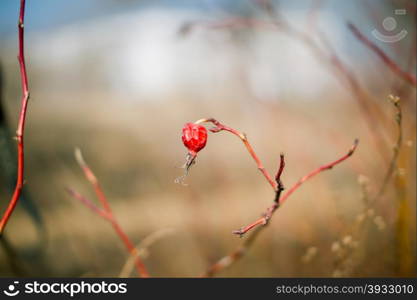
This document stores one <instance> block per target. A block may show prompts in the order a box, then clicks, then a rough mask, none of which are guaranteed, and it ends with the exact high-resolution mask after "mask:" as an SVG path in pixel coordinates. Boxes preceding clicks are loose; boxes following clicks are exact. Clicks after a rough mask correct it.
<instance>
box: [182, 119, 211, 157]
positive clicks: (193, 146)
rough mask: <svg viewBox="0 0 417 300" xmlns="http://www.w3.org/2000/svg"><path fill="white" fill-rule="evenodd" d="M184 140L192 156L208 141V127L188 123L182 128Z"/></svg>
mask: <svg viewBox="0 0 417 300" xmlns="http://www.w3.org/2000/svg"><path fill="white" fill-rule="evenodd" d="M182 141H183V143H184V145H185V147H187V149H188V153H189V154H190V155H191V156H196V154H197V152H198V151H200V150H201V149H203V148H204V147H205V146H206V143H207V129H206V128H205V127H204V126H201V125H198V124H194V123H187V124H185V125H184V127H183V128H182Z"/></svg>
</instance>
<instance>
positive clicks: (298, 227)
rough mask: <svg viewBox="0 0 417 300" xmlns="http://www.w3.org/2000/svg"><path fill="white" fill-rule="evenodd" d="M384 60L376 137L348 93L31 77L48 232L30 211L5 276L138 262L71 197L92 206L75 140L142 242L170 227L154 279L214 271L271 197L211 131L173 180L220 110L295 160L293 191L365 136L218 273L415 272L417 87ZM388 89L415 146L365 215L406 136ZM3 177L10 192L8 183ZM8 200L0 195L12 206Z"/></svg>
mask: <svg viewBox="0 0 417 300" xmlns="http://www.w3.org/2000/svg"><path fill="white" fill-rule="evenodd" d="M352 39H353V38H352ZM27 55H28V57H29V59H30V52H28V53H27ZM375 63H376V64H377V63H378V60H375ZM379 64H380V65H379V68H380V70H384V72H385V73H384V76H386V77H384V78H386V82H389V85H388V84H387V85H384V84H382V83H381V84H379V85H378V86H376V87H374V86H373V87H372V88H369V87H368V84H367V80H369V81H370V82H373V83H375V82H374V81H372V80H373V79H372V78H365V79H363V78H361V84H362V86H364V87H365V89H366V90H367V92H368V93H369V94H370V95H371V96H372V97H369V98H367V100H366V101H368V102H369V104H370V106H371V107H373V110H372V111H371V113H372V114H373V118H374V119H373V120H374V121H375V122H377V124H375V130H370V129H369V127H368V125H367V124H366V118H365V117H364V114H363V111H361V110H360V107H359V106H358V105H357V103H356V102H355V101H354V100H353V97H352V95H351V94H350V93H349V92H346V90H345V92H343V93H341V92H340V90H341V89H343V88H340V87H336V88H335V89H334V90H331V89H330V90H328V91H327V92H326V93H325V94H323V95H315V96H314V97H315V99H308V100H306V99H302V98H300V99H294V98H293V97H292V96H291V95H288V96H286V97H280V99H279V100H277V101H259V100H257V99H254V97H252V96H251V95H250V94H248V93H247V90H246V89H245V88H244V87H241V89H240V90H239V89H237V90H235V91H234V93H230V94H227V93H216V91H213V93H212V94H211V95H208V96H207V97H205V98H204V99H194V97H193V96H192V95H188V94H186V93H185V94H183V95H173V96H172V97H170V99H169V100H166V101H162V100H159V101H126V100H129V99H118V98H117V95H116V96H115V95H114V94H108V93H105V92H102V91H100V89H97V90H96V91H95V92H82V93H80V92H79V91H74V92H73V93H70V92H65V93H59V92H54V91H52V92H51V91H50V90H48V89H45V88H42V89H41V88H37V87H38V85H37V84H36V82H37V81H41V80H42V79H41V76H42V73H36V72H35V71H33V69H32V71H30V73H29V76H30V80H32V81H33V82H34V84H33V88H32V90H31V94H32V100H31V103H30V107H29V113H28V117H27V125H26V126H27V130H26V151H27V157H26V162H27V165H26V172H27V173H26V179H27V183H26V185H25V189H26V190H27V191H28V192H29V193H30V195H31V198H33V201H34V202H35V203H36V205H37V207H38V208H39V210H40V212H41V214H42V217H43V221H44V228H43V229H41V230H39V229H37V227H36V226H35V224H34V223H33V221H31V218H30V217H29V216H28V212H27V211H26V210H25V209H23V208H22V206H21V205H19V206H18V208H17V210H16V212H15V214H14V215H13V217H12V219H11V221H10V223H9V225H8V228H7V230H6V233H5V239H7V243H8V246H7V247H6V245H5V243H3V244H2V245H3V246H2V247H0V275H1V276H103V277H104V276H117V275H118V274H119V273H120V271H121V269H122V267H123V264H124V263H125V261H126V259H127V254H126V252H125V249H124V248H123V245H122V243H121V242H120V240H118V238H117V236H116V235H115V233H114V232H113V230H112V228H111V226H110V225H109V224H108V223H107V222H105V221H104V220H103V219H101V218H99V217H98V216H96V215H94V214H93V213H92V212H91V211H90V210H88V209H86V208H85V207H84V206H83V205H82V204H81V203H79V202H78V201H76V200H74V199H72V198H70V197H69V196H68V195H67V194H66V193H65V187H71V188H74V189H75V190H77V191H79V192H80V193H82V194H84V195H86V196H87V197H88V198H89V199H91V200H95V197H94V193H93V191H92V189H91V187H90V186H89V184H88V182H87V181H86V180H85V178H84V176H83V173H82V171H81V170H80V168H79V167H78V165H77V163H76V161H75V159H74V155H73V153H74V148H75V147H80V148H81V149H82V151H83V154H84V158H85V159H86V161H87V162H88V163H89V165H90V167H91V168H92V169H93V170H94V172H95V174H96V175H97V177H98V179H99V180H100V182H101V184H102V186H103V189H104V192H105V193H106V195H107V197H108V199H109V201H110V203H111V205H112V208H113V210H114V214H115V216H116V217H117V219H118V221H119V223H120V225H121V226H122V227H123V228H124V229H125V231H126V233H127V234H128V235H129V236H130V237H131V239H132V240H133V241H134V242H135V243H139V242H140V241H141V240H143V239H144V238H145V237H147V236H148V235H149V234H151V233H153V232H155V231H158V230H160V229H165V228H171V229H173V232H172V234H170V235H167V236H165V237H163V238H162V239H160V240H158V241H157V242H155V243H154V244H153V245H152V246H151V247H150V249H149V255H148V256H147V257H146V258H145V260H144V261H145V264H146V265H147V266H148V269H149V272H150V273H151V275H153V276H156V277H188V276H198V275H200V274H201V273H203V272H204V270H205V269H206V268H207V267H208V266H209V265H211V264H212V263H214V262H215V261H216V260H218V259H219V258H221V257H222V256H224V255H226V254H227V253H229V252H230V251H231V250H233V249H234V248H236V247H237V246H238V245H240V244H241V242H242V240H241V239H239V238H238V237H236V236H234V235H232V234H231V232H232V230H235V229H238V228H239V227H241V226H243V225H246V224H248V223H250V222H251V221H253V220H255V219H256V218H257V217H259V215H260V214H261V213H262V212H263V211H264V210H265V208H266V207H268V206H269V205H270V204H271V201H272V200H273V196H274V195H273V193H272V192H271V190H270V186H268V184H267V183H266V182H265V180H264V178H262V176H261V175H260V174H259V172H258V171H257V169H256V166H255V164H254V162H253V161H252V160H251V158H250V156H249V155H248V154H247V152H246V150H245V148H244V147H243V146H242V145H241V142H240V141H239V140H238V139H237V138H236V137H234V136H232V135H230V134H228V133H225V132H221V133H217V134H210V136H209V138H208V143H207V146H206V148H205V149H204V150H202V151H201V152H200V154H199V156H198V158H197V163H196V165H195V166H193V168H192V170H191V172H190V174H189V176H188V178H187V179H186V182H187V184H188V185H187V186H182V185H179V184H175V183H174V179H175V178H176V177H178V176H180V175H182V172H183V170H182V169H180V166H181V165H182V164H183V163H184V159H185V154H186V149H185V148H184V147H183V145H182V142H181V139H180V130H181V128H182V126H183V124H184V123H186V122H189V121H195V120H197V119H200V118H203V117H215V118H217V119H218V120H220V121H221V122H223V123H224V124H227V125H229V126H232V127H233V128H236V129H238V130H241V131H243V132H245V133H246V134H247V136H248V138H249V140H250V141H251V143H252V145H253V147H254V148H255V150H256V151H257V153H258V155H259V157H260V158H261V159H262V161H263V163H264V165H265V167H266V168H267V169H268V170H269V171H270V172H271V173H274V172H275V170H276V168H277V165H278V161H279V153H280V152H283V153H285V155H286V168H285V171H284V173H283V176H282V180H283V182H284V185H285V186H286V187H287V188H288V187H290V186H291V185H292V184H293V183H295V182H296V180H298V179H299V178H300V177H302V176H304V175H305V174H306V173H308V172H309V171H311V170H313V169H315V168H317V167H319V166H320V165H322V164H325V163H328V162H330V161H332V160H334V159H336V158H338V157H340V156H341V155H343V154H344V153H345V152H346V151H347V150H348V148H349V147H350V145H351V144H352V142H353V140H354V138H356V137H357V138H359V139H360V144H359V147H358V149H357V152H356V153H355V154H354V155H353V156H352V157H351V158H349V159H348V160H346V161H345V162H343V163H342V164H340V165H338V166H336V167H335V168H334V169H332V170H330V171H326V172H324V173H322V174H319V175H318V176H317V177H315V178H314V179H312V180H311V181H308V182H307V183H305V185H303V186H302V187H301V188H300V189H299V190H297V191H296V193H295V194H294V195H293V196H291V198H290V199H289V201H288V202H286V203H285V205H283V206H282V207H281V208H280V209H279V210H278V211H277V212H276V213H275V215H274V217H273V218H272V221H271V223H270V225H269V226H268V227H267V228H266V230H264V231H263V232H262V234H261V235H260V237H259V239H258V240H257V241H256V243H255V244H254V246H253V247H252V248H251V249H250V251H249V252H248V253H247V255H245V256H244V257H243V258H242V259H241V260H239V261H238V262H237V263H236V264H234V265H233V266H231V267H230V268H228V269H225V270H224V271H222V272H221V273H219V274H218V276H225V277H229V276H233V277H265V276H266V277H310V276H311V277H329V276H348V277H356V276H360V277H367V276H372V277H380V276H394V277H395V276H416V167H415V166H416V160H415V154H416V116H415V108H416V107H415V103H416V102H415V96H416V94H415V87H412V86H411V85H409V84H407V83H404V82H403V81H402V80H401V79H399V78H397V77H396V76H395V75H394V74H392V73H391V72H390V71H389V70H386V69H385V68H384V65H383V64H382V63H381V62H379ZM13 66H14V65H13V64H7V66H6V67H7V68H8V72H9V73H8V72H6V74H11V73H12V72H15V71H11V70H13ZM15 79H16V80H15ZM225 84H227V83H225ZM370 85H371V84H370ZM392 87H394V88H392ZM18 88H19V82H18V80H17V77H16V76H15V78H13V79H9V80H8V81H7V82H6V87H5V96H6V97H5V99H6V106H7V112H8V114H7V115H8V117H9V124H12V125H11V127H12V128H14V126H13V124H15V123H16V121H17V119H16V117H17V112H18V109H19V108H18V103H17V101H15V100H14V99H18V95H19V90H18ZM299 88H300V89H302V87H299ZM389 94H401V95H400V96H401V106H402V111H403V127H402V131H403V143H402V145H401V148H400V152H399V157H398V166H397V167H396V168H395V171H394V173H393V176H392V178H391V179H390V180H389V182H388V184H387V188H386V190H385V192H384V194H383V195H382V196H381V197H380V198H379V199H377V201H376V202H375V203H373V204H372V205H370V206H368V205H367V202H366V201H367V200H366V199H371V198H373V197H374V196H375V195H376V194H377V192H378V190H379V188H380V186H381V184H382V182H383V180H384V176H385V174H386V172H387V170H388V168H389V165H390V162H391V159H392V155H393V146H394V145H395V142H396V139H397V134H398V133H397V124H396V122H395V108H394V107H393V105H392V103H390V101H389V100H388V95H389ZM120 97H122V96H120ZM376 111H379V112H378V113H376ZM1 184H2V185H1V189H2V190H3V191H7V190H6V188H7V187H6V182H1ZM9 198H10V194H8V193H7V192H2V193H0V208H1V211H3V210H4V209H5V206H6V204H7V202H8V200H9ZM243 238H245V237H243Z"/></svg>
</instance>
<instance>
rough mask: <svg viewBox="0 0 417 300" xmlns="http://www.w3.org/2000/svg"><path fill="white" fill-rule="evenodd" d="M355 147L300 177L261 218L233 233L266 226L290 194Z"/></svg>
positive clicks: (342, 159)
mask: <svg viewBox="0 0 417 300" xmlns="http://www.w3.org/2000/svg"><path fill="white" fill-rule="evenodd" d="M357 146H358V140H357V139H356V140H355V141H354V143H353V145H352V147H351V148H350V149H349V151H348V153H346V154H345V155H344V156H342V157H341V158H339V159H337V160H335V161H333V162H331V163H329V164H326V165H323V166H321V167H319V168H317V169H315V170H313V171H312V172H310V173H309V174H307V175H306V176H304V177H302V178H301V179H300V180H298V181H297V182H296V183H295V184H294V185H293V186H292V187H291V188H290V189H289V190H288V191H287V192H286V193H285V194H284V195H283V196H282V197H281V198H279V196H278V200H275V201H274V204H273V205H272V206H271V207H269V208H268V209H267V211H266V212H265V213H264V214H263V216H262V217H261V218H259V219H258V220H256V221H255V222H253V223H251V224H249V225H247V226H245V227H243V228H241V229H239V230H236V231H234V232H233V233H235V234H238V235H240V236H242V235H243V234H245V233H247V232H248V231H249V230H251V229H253V228H255V227H256V226H258V225H266V224H268V221H269V220H270V219H271V217H272V215H273V213H274V212H275V211H276V210H277V208H278V207H280V206H281V205H282V204H283V203H284V202H285V201H286V200H287V199H288V197H289V196H291V194H292V193H294V192H295V191H296V190H297V189H298V188H299V187H300V186H301V185H302V184H303V183H304V182H306V181H307V180H309V179H310V178H312V177H314V176H315V175H317V174H319V173H320V172H323V171H326V170H330V169H331V168H333V167H334V166H335V165H337V164H339V163H341V162H342V161H344V160H346V159H347V158H348V157H350V156H351V155H352V154H353V153H354V152H355V149H356V147H357ZM281 162H283V156H281ZM281 164H282V163H281ZM282 168H283V167H282ZM277 176H278V175H277Z"/></svg>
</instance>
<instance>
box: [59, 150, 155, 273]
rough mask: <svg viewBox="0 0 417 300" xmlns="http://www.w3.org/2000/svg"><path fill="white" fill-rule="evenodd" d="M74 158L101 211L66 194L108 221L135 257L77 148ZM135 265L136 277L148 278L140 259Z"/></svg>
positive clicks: (82, 199) (131, 244)
mask: <svg viewBox="0 0 417 300" xmlns="http://www.w3.org/2000/svg"><path fill="white" fill-rule="evenodd" d="M75 157H76V159H77V162H78V163H79V165H80V167H81V168H82V169H83V171H84V175H85V177H86V178H87V180H88V181H89V182H90V183H91V185H92V186H93V188H94V192H95V193H96V196H97V198H98V199H99V201H100V203H101V205H102V207H103V208H102V209H100V208H98V207H97V206H96V205H94V204H93V203H92V202H91V201H90V200H88V199H87V198H85V197H84V196H82V195H80V194H78V193H77V192H75V191H73V190H72V189H67V191H68V193H69V194H70V195H71V196H72V197H73V198H75V199H77V200H79V201H81V203H83V204H84V205H86V206H87V207H88V208H90V209H91V210H92V211H93V212H94V213H96V214H97V215H99V216H100V217H102V218H104V219H105V220H107V221H109V222H110V223H111V225H112V226H113V229H114V231H115V232H116V233H117V235H118V236H119V238H120V240H121V241H122V242H123V244H124V245H125V247H126V249H127V250H128V252H129V253H130V254H131V255H135V253H136V252H137V249H136V248H135V246H134V244H133V243H132V241H131V240H130V239H129V237H128V236H127V234H126V233H125V232H124V231H123V229H122V228H121V227H120V225H119V223H118V222H117V220H116V218H115V217H114V215H113V212H112V210H111V208H110V205H109V203H108V201H107V198H106V196H105V195H104V193H103V190H102V189H101V186H100V183H99V182H98V180H97V177H96V176H95V175H94V173H93V171H92V170H91V169H90V167H89V166H88V165H87V163H86V162H85V161H84V159H83V157H82V154H81V151H80V150H79V149H78V148H77V149H76V150H75ZM135 257H136V260H135V265H136V270H137V272H138V275H139V276H141V277H149V273H148V271H147V269H146V267H145V265H144V263H143V262H142V260H141V259H140V257H139V256H135Z"/></svg>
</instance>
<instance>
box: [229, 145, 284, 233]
mask: <svg viewBox="0 0 417 300" xmlns="http://www.w3.org/2000/svg"><path fill="white" fill-rule="evenodd" d="M284 167H285V160H284V154H282V153H281V155H280V163H279V167H278V171H277V175H276V176H275V181H276V183H277V190H276V192H275V198H274V203H273V204H272V206H271V207H269V208H268V209H267V210H266V212H265V213H263V215H262V218H260V219H258V220H256V221H255V222H253V223H251V224H249V225H248V226H245V227H243V228H241V229H239V230H235V231H233V232H232V233H234V234H238V235H239V236H241V237H242V236H243V235H244V234H245V233H246V232H248V231H249V230H251V229H252V228H255V227H256V226H258V225H267V224H268V222H269V220H270V219H271V218H272V214H273V213H274V212H275V210H277V208H278V207H279V205H280V198H281V192H282V191H283V190H284V185H283V183H282V180H281V175H282V172H283V171H284Z"/></svg>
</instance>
